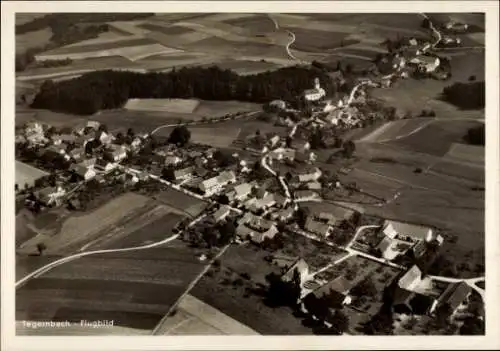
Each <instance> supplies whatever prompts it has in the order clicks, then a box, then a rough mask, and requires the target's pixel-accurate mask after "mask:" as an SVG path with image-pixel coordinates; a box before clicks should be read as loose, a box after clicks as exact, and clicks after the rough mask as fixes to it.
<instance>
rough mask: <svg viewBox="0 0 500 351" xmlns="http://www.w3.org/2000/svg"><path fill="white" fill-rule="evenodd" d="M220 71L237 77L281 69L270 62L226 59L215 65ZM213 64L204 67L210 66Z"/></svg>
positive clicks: (278, 65)
mask: <svg viewBox="0 0 500 351" xmlns="http://www.w3.org/2000/svg"><path fill="white" fill-rule="evenodd" d="M215 64H216V65H217V67H219V68H221V69H229V70H231V71H233V72H235V73H237V74H239V75H246V74H258V73H262V72H267V71H272V70H275V69H278V68H281V66H282V65H280V64H277V63H274V62H272V61H265V60H264V61H261V60H239V59H227V60H222V61H219V62H216V63H215ZM212 65H213V63H210V64H207V65H205V66H207V67H208V66H212Z"/></svg>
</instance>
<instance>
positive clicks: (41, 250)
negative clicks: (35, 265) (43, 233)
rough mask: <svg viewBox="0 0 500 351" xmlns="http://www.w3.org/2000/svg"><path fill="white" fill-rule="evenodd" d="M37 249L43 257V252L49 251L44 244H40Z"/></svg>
mask: <svg viewBox="0 0 500 351" xmlns="http://www.w3.org/2000/svg"><path fill="white" fill-rule="evenodd" d="M36 249H37V250H38V255H39V256H41V255H42V254H43V252H44V251H45V250H46V249H47V246H46V245H45V244H44V243H38V244H37V245H36Z"/></svg>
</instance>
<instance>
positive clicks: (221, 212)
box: [213, 205, 231, 222]
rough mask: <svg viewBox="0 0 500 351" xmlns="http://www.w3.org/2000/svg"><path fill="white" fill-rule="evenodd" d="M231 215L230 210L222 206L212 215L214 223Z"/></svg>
mask: <svg viewBox="0 0 500 351" xmlns="http://www.w3.org/2000/svg"><path fill="white" fill-rule="evenodd" d="M230 213H231V208H230V207H229V206H227V205H222V206H221V207H220V208H219V209H218V210H217V211H215V212H214V213H213V217H214V219H215V221H216V222H220V221H222V220H224V219H225V218H226V217H227V216H228V215H229V214H230Z"/></svg>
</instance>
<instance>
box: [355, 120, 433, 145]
mask: <svg viewBox="0 0 500 351" xmlns="http://www.w3.org/2000/svg"><path fill="white" fill-rule="evenodd" d="M432 122H434V120H433V119H431V118H413V119H404V120H400V121H392V122H387V123H384V124H383V125H381V126H380V127H378V128H377V129H375V130H374V131H372V132H371V133H370V134H367V135H366V136H365V137H364V138H363V139H361V140H360V141H371V142H384V141H390V140H396V139H401V138H403V137H405V136H407V135H409V134H411V133H414V132H416V131H418V130H419V129H421V128H424V127H425V126H426V125H428V124H430V123H432Z"/></svg>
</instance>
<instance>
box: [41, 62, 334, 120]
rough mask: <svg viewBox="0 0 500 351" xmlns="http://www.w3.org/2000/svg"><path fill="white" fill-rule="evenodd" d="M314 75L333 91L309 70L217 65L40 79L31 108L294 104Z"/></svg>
mask: <svg viewBox="0 0 500 351" xmlns="http://www.w3.org/2000/svg"><path fill="white" fill-rule="evenodd" d="M316 77H317V78H319V79H320V81H321V84H322V86H323V87H324V88H325V89H326V90H327V91H328V92H334V91H335V86H334V84H333V82H332V81H331V79H329V77H328V75H327V74H326V73H325V72H324V71H322V70H319V69H317V68H314V67H301V66H294V67H286V68H281V69H279V70H276V71H273V72H264V73H259V74H254V75H247V76H239V75H238V74H236V73H235V72H233V71H230V70H224V69H221V68H219V67H217V66H212V67H208V68H204V67H190V68H181V69H178V70H176V69H173V70H172V71H171V72H168V73H162V72H149V73H136V72H125V71H113V70H106V71H95V72H90V73H87V74H84V75H82V76H80V77H78V78H74V79H71V80H65V81H61V82H56V83H55V82H52V81H45V82H44V84H43V85H42V86H41V89H40V91H39V93H38V94H37V96H36V97H35V99H34V101H33V103H32V107H34V108H41V109H49V110H53V111H60V112H67V113H73V114H78V115H89V114H93V113H95V112H97V111H99V110H106V109H115V108H120V107H122V106H123V105H124V104H125V103H126V102H127V100H128V99H131V98H136V99H158V98H184V99H188V98H198V99H205V100H219V101H227V100H239V101H248V102H255V103H264V102H268V101H269V100H274V99H281V100H285V101H287V102H289V103H291V104H292V105H294V106H296V105H297V104H298V103H299V102H300V101H301V99H300V98H299V97H300V96H301V95H302V92H303V91H304V89H308V88H310V87H312V84H313V80H314V78H316Z"/></svg>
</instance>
